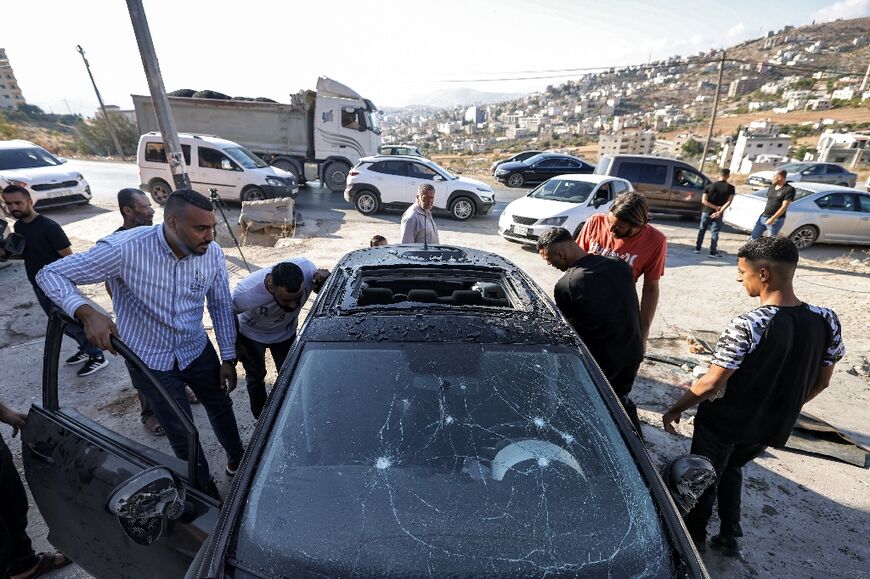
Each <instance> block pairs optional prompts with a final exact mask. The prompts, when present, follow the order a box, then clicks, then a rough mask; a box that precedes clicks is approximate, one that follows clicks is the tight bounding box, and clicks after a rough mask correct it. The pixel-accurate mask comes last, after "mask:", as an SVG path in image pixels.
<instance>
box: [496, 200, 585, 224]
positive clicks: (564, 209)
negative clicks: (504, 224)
mask: <svg viewBox="0 0 870 579" xmlns="http://www.w3.org/2000/svg"><path fill="white" fill-rule="evenodd" d="M584 206H585V205H584V204H583V203H566V202H564V201H552V200H550V199H535V198H533V197H520V198H519V199H517V200H515V201H512V202H511V203H510V204H508V206H507V207H506V208H505V210H504V213H505V214H507V215H521V216H523V217H532V218H534V219H546V218H547V217H556V216H558V215H564V214H567V213H570V212H572V211H573V210H576V209H579V208H580V207H584Z"/></svg>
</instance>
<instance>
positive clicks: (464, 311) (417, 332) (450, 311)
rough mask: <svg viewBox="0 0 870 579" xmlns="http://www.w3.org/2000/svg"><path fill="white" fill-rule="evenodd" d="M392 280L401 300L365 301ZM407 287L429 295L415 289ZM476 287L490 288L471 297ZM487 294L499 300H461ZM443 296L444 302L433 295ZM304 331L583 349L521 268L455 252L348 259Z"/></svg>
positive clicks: (321, 336) (312, 337) (360, 253)
mask: <svg viewBox="0 0 870 579" xmlns="http://www.w3.org/2000/svg"><path fill="white" fill-rule="evenodd" d="M391 275H394V276H395V280H397V282H399V281H401V282H402V283H403V284H404V286H405V287H406V288H411V289H410V291H408V292H407V294H401V295H399V294H398V293H397V294H395V295H396V297H397V298H398V301H383V300H378V299H375V300H366V299H365V298H364V297H363V296H364V293H365V292H367V291H371V290H370V289H368V286H369V285H370V284H371V285H376V286H381V287H383V286H389V283H387V282H383V281H382V280H384V279H389V278H390V276H391ZM408 280H417V281H418V282H419V283H420V285H421V286H425V288H426V289H422V287H421V289H419V290H415V289H413V288H414V287H415V286H413V282H409V281H408ZM474 280H478V281H479V283H480V285H481V286H485V287H478V289H477V290H469V289H468V287H469V284H471V282H472V281H474ZM409 283H411V284H412V285H411V286H409V285H408V284H409ZM432 288H434V289H432ZM454 288H460V289H454ZM486 288H492V289H493V291H494V292H496V294H495V295H498V296H499V297H493V298H485V297H482V298H478V299H476V300H473V299H472V300H469V299H463V298H468V297H471V298H474V297H475V296H473V295H472V291H481V292H486V291H487V290H486ZM403 289H404V288H403ZM380 291H381V292H383V293H384V294H386V293H387V292H389V291H392V290H384V289H381V290H380ZM438 292H440V293H441V294H442V295H441V296H440V297H438V296H436V295H433V294H437V293H438ZM451 292H452V293H451ZM415 293H416V294H417V295H421V296H427V294H428V295H429V296H432V297H431V300H432V301H428V302H427V301H417V299H415ZM453 297H455V298H456V299H453ZM302 332H304V333H305V339H306V340H309V341H333V342H334V341H358V342H366V341H390V340H395V341H426V342H429V341H436V342H457V341H458V342H462V341H468V342H477V343H481V342H483V343H505V344H508V343H509V344H553V343H562V344H566V345H569V344H579V338H577V334H576V333H575V332H574V331H573V330H572V329H571V328H570V326H568V324H567V323H565V322H564V320H563V319H562V317H561V315H560V314H558V313H557V311H556V310H555V308H554V306H553V305H552V303H551V302H550V301H549V299H548V298H547V296H546V295H545V294H544V292H543V291H541V289H540V288H539V287H538V286H537V285H536V284H535V283H534V282H533V281H532V280H531V279H530V278H529V276H528V275H526V273H525V272H523V271H522V270H521V269H520V268H518V267H517V266H516V265H515V264H513V263H511V262H510V261H508V260H507V259H505V258H503V257H501V256H498V255H495V254H493V253H489V252H486V251H481V250H477V249H470V248H465V247H456V246H450V245H433V246H429V247H428V248H424V247H423V246H422V245H419V244H414V245H392V246H385V247H375V248H365V249H360V250H357V251H353V252H351V253H348V254H347V255H345V257H344V258H342V259H341V261H339V263H338V264H337V265H336V266H335V268H334V269H333V272H332V275H330V278H329V281H328V282H327V284H326V286H325V287H324V288H323V290H321V297H320V299H318V301H317V304H316V305H315V306H314V307H313V308H312V311H311V313H310V314H309V316H308V319H307V320H306V324H305V327H304V328H303V329H302Z"/></svg>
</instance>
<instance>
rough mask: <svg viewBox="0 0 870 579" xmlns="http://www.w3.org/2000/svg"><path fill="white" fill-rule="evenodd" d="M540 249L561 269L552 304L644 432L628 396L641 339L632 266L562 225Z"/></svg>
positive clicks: (640, 357)
mask: <svg viewBox="0 0 870 579" xmlns="http://www.w3.org/2000/svg"><path fill="white" fill-rule="evenodd" d="M538 253H539V254H540V256H541V257H542V258H543V259H544V260H545V261H546V262H547V263H549V264H550V265H552V266H553V267H555V268H556V269H559V270H561V271H564V272H565V275H563V276H562V278H561V279H560V280H559V281H558V282H557V283H556V287H555V289H554V290H553V297H554V298H555V301H556V306H557V307H558V308H559V311H561V312H562V314H563V315H564V316H565V317H566V318H567V319H568V322H569V323H570V324H571V326H572V327H573V328H574V330H575V331H576V332H577V334H578V335H579V336H580V338H581V339H582V340H583V343H585V344H586V347H587V348H589V353H590V354H592V357H593V358H595V361H596V362H597V363H598V366H600V367H601V371H602V372H603V373H604V375H605V376H606V377H607V380H608V381H609V382H610V385H611V386H612V387H613V390H614V391H615V392H616V394H617V395H618V396H619V398H620V400H621V401H622V404H623V406H624V407H625V411H626V412H627V413H628V416H629V418H631V421H632V423H633V424H634V427H635V429H636V430H637V433H638V435H639V436H641V438H642V437H643V435H642V433H641V429H640V419H639V418H638V416H637V408H636V407H635V405H634V403H633V402H632V401H631V399H630V398H629V397H628V394H629V393H630V392H631V387H632V385H633V384H634V379H635V377H636V376H637V371H638V368H640V363H641V361H642V360H643V342H644V340H643V333H642V332H641V329H640V305H639V303H638V300H637V292H636V291H635V289H634V275H633V274H632V270H631V266H630V265H628V264H627V263H626V262H624V261H622V260H620V259H611V258H608V257H603V256H600V255H593V254H590V253H587V252H586V251H584V250H583V249H581V248H580V247H579V246H578V245H577V242H575V241H574V238H573V237H572V236H571V234H570V233H568V230H566V229H563V228H561V227H555V228H553V229H550V230H549V231H547V232H545V233H544V234H543V235H541V237H539V238H538Z"/></svg>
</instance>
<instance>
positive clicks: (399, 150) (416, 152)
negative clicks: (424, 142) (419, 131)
mask: <svg viewBox="0 0 870 579" xmlns="http://www.w3.org/2000/svg"><path fill="white" fill-rule="evenodd" d="M378 155H410V156H412V157H422V156H423V152H422V151H420V149H419V148H418V147H416V146H415V145H381V146H380V147H378Z"/></svg>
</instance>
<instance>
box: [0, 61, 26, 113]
mask: <svg viewBox="0 0 870 579" xmlns="http://www.w3.org/2000/svg"><path fill="white" fill-rule="evenodd" d="M24 104H27V102H26V101H25V100H24V96H23V95H22V94H21V88H20V87H19V86H18V81H17V80H16V79H15V73H14V72H13V71H12V65H11V64H9V59H8V58H7V57H6V49H4V48H0V109H8V110H15V109H17V108H18V107H19V106H21V105H24Z"/></svg>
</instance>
